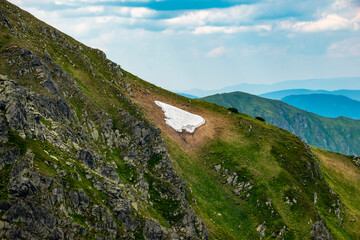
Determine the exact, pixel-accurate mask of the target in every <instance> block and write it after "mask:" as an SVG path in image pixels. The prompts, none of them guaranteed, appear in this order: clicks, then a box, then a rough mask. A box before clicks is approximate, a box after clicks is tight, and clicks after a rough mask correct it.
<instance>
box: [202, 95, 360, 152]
mask: <svg viewBox="0 0 360 240" xmlns="http://www.w3.org/2000/svg"><path fill="white" fill-rule="evenodd" d="M203 100H206V101H209V102H212V103H216V104H219V105H222V106H225V107H235V108H237V109H238V110H239V111H240V112H242V113H245V114H249V115H250V116H253V117H257V116H260V117H263V118H264V119H265V120H266V122H268V123H270V124H273V125H275V126H278V127H281V128H283V129H285V130H288V131H290V132H292V133H294V134H295V135H297V136H299V137H301V139H303V140H304V141H305V142H307V143H309V144H311V145H313V146H316V147H319V148H322V149H326V150H330V151H334V152H340V153H343V154H360V145H359V144H358V142H359V141H360V121H359V120H353V119H349V118H344V117H339V118H336V119H334V118H326V117H321V116H319V115H316V114H313V113H309V112H306V111H304V110H301V109H298V108H295V107H293V106H290V105H288V104H286V103H284V102H281V101H277V100H270V99H265V98H261V97H257V96H254V95H251V94H247V93H242V92H234V93H225V94H217V95H213V96H208V97H205V98H203Z"/></svg>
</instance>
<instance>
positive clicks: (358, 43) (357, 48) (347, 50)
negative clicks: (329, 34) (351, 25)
mask: <svg viewBox="0 0 360 240" xmlns="http://www.w3.org/2000/svg"><path fill="white" fill-rule="evenodd" d="M327 53H328V55H329V56H332V57H346V56H360V39H356V38H351V39H345V40H343V41H340V42H336V43H334V44H331V45H330V47H329V48H328V51H327Z"/></svg>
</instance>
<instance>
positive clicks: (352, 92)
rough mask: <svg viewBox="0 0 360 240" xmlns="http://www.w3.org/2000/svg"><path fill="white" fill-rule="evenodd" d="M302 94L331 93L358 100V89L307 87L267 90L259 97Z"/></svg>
mask: <svg viewBox="0 0 360 240" xmlns="http://www.w3.org/2000/svg"><path fill="white" fill-rule="evenodd" d="M304 94H331V95H341V96H346V97H348V98H351V99H353V100H357V101H360V90H334V91H326V90H309V89H287V90H281V91H276V92H269V93H263V94H260V95H259V96H260V97H263V98H269V99H275V100H281V99H283V98H284V97H287V96H290V95H304Z"/></svg>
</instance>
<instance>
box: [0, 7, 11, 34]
mask: <svg viewBox="0 0 360 240" xmlns="http://www.w3.org/2000/svg"><path fill="white" fill-rule="evenodd" d="M0 23H1V25H3V26H5V27H7V28H8V29H11V28H12V25H11V24H10V22H9V20H8V19H7V18H6V16H5V12H4V10H2V9H0Z"/></svg>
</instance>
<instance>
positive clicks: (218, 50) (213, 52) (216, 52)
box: [206, 46, 225, 57]
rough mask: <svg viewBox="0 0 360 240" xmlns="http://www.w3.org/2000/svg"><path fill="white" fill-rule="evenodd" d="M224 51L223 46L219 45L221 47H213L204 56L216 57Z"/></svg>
mask: <svg viewBox="0 0 360 240" xmlns="http://www.w3.org/2000/svg"><path fill="white" fill-rule="evenodd" d="M224 53H225V48H224V47H223V46H221V47H217V48H214V49H212V50H210V51H209V52H208V53H207V54H206V56H207V57H218V56H220V55H222V54H224Z"/></svg>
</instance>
